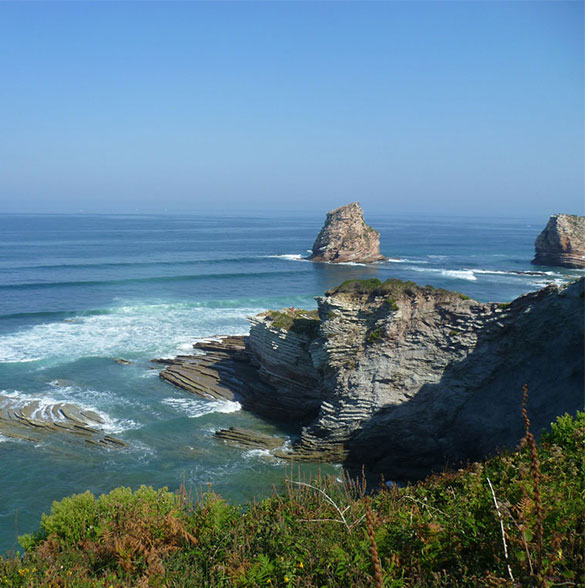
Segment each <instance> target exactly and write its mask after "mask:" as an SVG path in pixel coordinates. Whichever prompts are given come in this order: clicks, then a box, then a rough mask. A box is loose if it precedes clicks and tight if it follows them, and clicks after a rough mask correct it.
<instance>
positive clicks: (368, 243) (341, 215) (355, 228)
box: [309, 202, 385, 263]
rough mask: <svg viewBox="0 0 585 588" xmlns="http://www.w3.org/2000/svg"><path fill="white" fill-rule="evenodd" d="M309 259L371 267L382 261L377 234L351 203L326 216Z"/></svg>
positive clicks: (378, 235)
mask: <svg viewBox="0 0 585 588" xmlns="http://www.w3.org/2000/svg"><path fill="white" fill-rule="evenodd" d="M309 259H310V260H312V261H329V262H331V263H342V262H349V261H353V262H358V263H371V262H373V261H380V260H383V259H385V258H384V256H383V255H381V254H380V233H378V231H376V230H375V229H372V227H369V226H368V225H367V224H366V221H365V220H364V212H363V210H362V208H361V206H360V205H359V203H358V202H352V203H351V204H346V205H345V206H341V207H339V208H336V209H335V210H332V211H331V212H328V213H327V218H326V219H325V224H324V225H323V228H322V229H321V232H320V233H319V235H318V236H317V239H316V240H315V243H314V244H313V251H312V253H311V255H310V256H309Z"/></svg>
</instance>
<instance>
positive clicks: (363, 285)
mask: <svg viewBox="0 0 585 588" xmlns="http://www.w3.org/2000/svg"><path fill="white" fill-rule="evenodd" d="M417 293H437V294H443V295H451V296H455V297H457V298H459V299H461V300H469V296H466V295H465V294H461V293H459V292H452V291H450V290H444V289H443V288H435V287H434V286H419V285H418V284H417V283H416V282H410V281H403V280H397V279H396V278H390V279H388V280H386V281H385V282H382V281H381V280H379V279H378V278H370V279H368V280H346V281H345V282H342V283H341V284H340V285H339V286H336V287H335V288H331V289H330V290H327V292H325V295H326V296H335V295H336V294H353V295H358V296H359V295H366V294H367V295H368V296H369V297H370V298H376V297H378V296H398V295H400V294H406V295H415V294H417Z"/></svg>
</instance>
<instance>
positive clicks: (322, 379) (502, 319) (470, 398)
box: [161, 279, 585, 480]
mask: <svg viewBox="0 0 585 588" xmlns="http://www.w3.org/2000/svg"><path fill="white" fill-rule="evenodd" d="M584 284H585V279H581V280H579V281H577V282H574V283H573V284H571V285H569V286H566V287H559V286H554V285H551V286H548V287H546V288H544V289H543V290H540V291H538V292H534V293H531V294H527V295H524V296H521V297H520V298H518V299H516V300H514V301H513V302H511V303H506V304H498V303H480V302H477V301H475V300H471V299H469V298H467V297H466V296H463V295H462V294H459V293H456V292H449V291H446V290H440V289H435V288H432V287H430V286H426V287H420V286H418V285H416V284H414V283H412V282H400V281H398V280H388V281H386V282H384V283H381V282H380V281H379V280H375V279H374V280H365V281H348V282H345V283H344V284H342V285H341V286H339V287H337V288H334V289H332V290H330V291H328V292H326V294H325V296H323V297H320V298H318V305H319V310H318V316H317V314H316V313H315V312H314V311H313V312H307V311H299V310H296V309H283V310H281V311H278V312H275V311H270V312H267V313H262V314H260V315H258V316H257V317H253V318H251V329H250V335H249V337H248V338H247V339H246V338H243V339H241V342H240V347H239V348H238V349H237V350H236V351H232V352H231V353H237V354H240V355H239V356H238V360H235V359H234V360H233V361H232V364H231V365H230V369H231V368H234V371H230V370H227V372H226V375H225V378H224V381H225V382H226V383H229V386H231V392H232V393H233V394H235V397H237V398H238V399H241V401H242V404H243V406H244V407H245V408H248V409H250V410H255V411H256V412H258V413H260V414H263V415H266V416H271V417H275V418H282V419H284V418H292V419H294V420H304V421H305V422H306V423H307V424H306V426H305V427H304V428H303V430H302V432H301V435H300V438H299V439H298V440H297V441H296V442H295V443H294V445H293V448H292V451H287V450H284V449H276V450H274V451H273V453H274V454H275V455H277V456H280V457H283V458H287V459H293V460H309V461H335V462H342V463H344V464H345V465H346V466H348V467H356V468H359V467H361V465H362V464H365V465H366V467H367V468H368V469H369V470H370V471H374V472H381V473H383V474H384V475H385V476H386V478H388V479H394V480H398V479H416V478H420V477H423V476H424V475H426V474H427V473H429V472H430V471H433V470H441V469H442V468H444V467H445V466H446V465H448V464H458V463H460V462H463V461H466V460H473V459H479V458H481V457H484V456H486V455H488V454H489V453H492V452H493V451H495V450H496V449H497V448H501V447H513V446H515V445H516V444H517V443H518V442H519V440H520V439H521V437H522V436H523V422H522V418H521V414H520V404H521V396H522V387H523V385H524V384H527V385H528V388H529V394H530V396H529V413H530V418H531V420H532V425H533V431H534V432H536V433H538V432H539V431H540V430H541V429H542V428H544V427H547V426H548V425H549V424H550V422H552V421H553V420H554V419H555V418H556V417H557V416H558V415H560V414H563V413H564V412H566V411H568V412H575V411H576V410H578V409H582V408H583V381H584V368H583V362H584V359H583V358H584V349H583V347H584V345H583V341H584V332H583V324H584V317H583V296H584ZM211 353H212V356H211V357H212V358H215V359H214V360H213V361H215V363H213V361H212V362H211V363H208V364H206V365H205V366H204V367H203V372H202V373H205V374H207V371H205V370H210V371H211V372H213V373H215V374H221V372H222V369H224V368H225V367H226V366H225V363H224V361H225V356H223V359H222V357H221V356H219V355H213V354H214V353H217V351H212V352H211ZM221 353H225V352H224V351H222V352H221ZM228 355H229V354H228ZM189 361H199V362H201V361H202V359H201V358H200V357H199V356H192V359H191V360H189ZM237 362H239V363H237ZM238 368H242V369H238ZM168 369H169V368H167V370H168ZM189 369H191V368H189ZM165 371H166V370H165ZM161 375H163V377H166V376H165V375H164V372H163V374H161ZM228 375H229V377H228ZM197 377H198V376H197ZM222 377H223V376H220V379H221V378H222ZM167 379H168V378H167ZM212 379H213V378H212ZM169 381H172V380H169ZM177 381H178V382H179V385H182V384H181V382H180V380H177ZM198 381H199V380H198Z"/></svg>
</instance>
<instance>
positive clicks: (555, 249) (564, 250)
mask: <svg viewBox="0 0 585 588" xmlns="http://www.w3.org/2000/svg"><path fill="white" fill-rule="evenodd" d="M534 247H535V249H536V255H535V256H534V259H533V260H532V263H534V264H536V265H552V266H559V267H571V268H585V217H584V216H577V215H575V214H553V216H551V217H550V219H549V221H548V223H547V225H546V227H545V228H544V230H543V231H542V233H540V235H538V237H537V238H536V242H535V243H534Z"/></svg>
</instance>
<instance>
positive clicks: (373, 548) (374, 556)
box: [365, 497, 384, 588]
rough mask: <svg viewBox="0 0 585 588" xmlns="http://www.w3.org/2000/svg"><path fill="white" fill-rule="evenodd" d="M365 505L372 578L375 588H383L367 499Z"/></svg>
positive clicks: (370, 510) (372, 518) (372, 519)
mask: <svg viewBox="0 0 585 588" xmlns="http://www.w3.org/2000/svg"><path fill="white" fill-rule="evenodd" d="M365 503H366V524H367V529H368V537H369V538H370V554H371V556H372V565H373V567H374V578H375V580H376V584H375V585H376V588H383V586H384V580H383V578H382V566H381V565H380V556H379V555H378V546H377V545H376V537H375V535H374V515H373V513H372V509H371V507H370V498H369V497H367V498H366V500H365Z"/></svg>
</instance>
